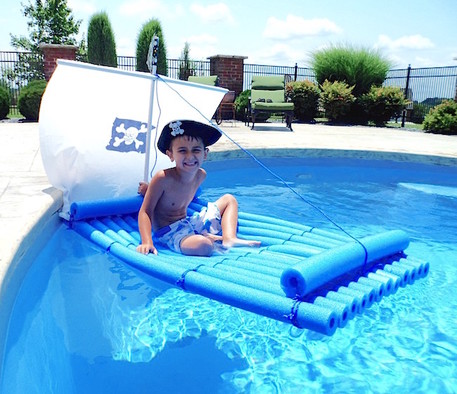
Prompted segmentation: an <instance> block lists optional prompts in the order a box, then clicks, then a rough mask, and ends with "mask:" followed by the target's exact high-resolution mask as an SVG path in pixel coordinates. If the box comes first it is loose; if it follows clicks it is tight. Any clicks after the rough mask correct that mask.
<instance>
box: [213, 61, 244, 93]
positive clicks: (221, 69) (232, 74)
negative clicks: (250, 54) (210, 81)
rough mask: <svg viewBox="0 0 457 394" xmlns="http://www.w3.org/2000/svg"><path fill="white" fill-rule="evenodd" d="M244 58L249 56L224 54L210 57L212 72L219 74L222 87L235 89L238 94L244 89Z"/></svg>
mask: <svg viewBox="0 0 457 394" xmlns="http://www.w3.org/2000/svg"><path fill="white" fill-rule="evenodd" d="M244 59H247V57H246V56H224V55H216V56H211V57H209V61H210V66H209V67H210V74H211V75H217V76H218V79H219V86H220V87H223V88H226V89H228V90H233V91H234V92H235V94H236V95H237V96H238V95H239V94H240V93H241V92H242V91H243V72H244Z"/></svg>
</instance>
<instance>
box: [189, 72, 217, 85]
mask: <svg viewBox="0 0 457 394" xmlns="http://www.w3.org/2000/svg"><path fill="white" fill-rule="evenodd" d="M187 80H188V81H189V82H194V83H200V84H202V85H209V86H217V82H218V81H217V75H208V76H201V77H197V76H195V75H191V76H190V77H189V78H188V79H187Z"/></svg>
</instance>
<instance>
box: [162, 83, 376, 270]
mask: <svg viewBox="0 0 457 394" xmlns="http://www.w3.org/2000/svg"><path fill="white" fill-rule="evenodd" d="M157 76H158V77H159V79H161V80H162V82H164V83H165V85H166V86H168V87H169V88H170V89H171V90H173V91H174V92H175V93H176V94H177V95H178V96H179V97H180V98H181V99H183V100H184V102H186V103H187V104H188V105H189V106H190V107H192V108H193V109H194V110H195V111H197V112H198V113H199V114H200V115H201V116H203V118H204V119H205V120H207V121H208V122H209V123H210V124H211V125H212V126H213V127H214V128H216V129H217V130H218V131H219V133H221V134H222V135H223V136H225V137H226V138H227V139H228V140H229V141H230V142H232V143H233V144H235V145H236V146H237V147H238V148H240V149H241V150H242V151H243V152H244V153H246V154H247V155H248V156H249V157H250V158H251V159H253V160H254V161H255V162H256V163H257V164H258V165H260V166H261V167H262V168H263V169H264V170H266V171H267V172H268V173H270V174H271V175H272V176H273V177H275V178H276V179H277V180H279V181H280V182H281V183H282V184H283V185H284V186H285V187H286V188H288V189H289V190H290V191H292V193H294V194H295V195H296V196H297V197H298V198H299V199H300V200H302V201H303V202H305V203H306V204H308V205H309V206H311V207H312V208H314V209H315V210H316V211H318V212H319V213H320V214H321V215H322V216H323V217H324V218H326V219H327V220H328V221H329V222H330V223H332V224H333V225H334V226H335V227H336V228H338V229H339V230H340V231H342V232H343V233H344V234H346V235H347V236H348V237H350V238H352V239H353V240H354V241H356V242H357V243H359V244H360V245H361V246H362V248H363V250H364V252H365V263H364V265H365V264H366V263H367V258H368V251H367V249H366V247H365V245H364V244H362V242H360V241H359V240H358V239H357V238H356V237H354V236H353V235H351V234H350V233H349V232H348V231H347V230H345V229H344V228H343V227H342V226H340V225H339V224H338V223H336V222H335V221H334V220H333V219H332V218H330V217H329V216H328V215H327V214H326V213H325V212H324V211H323V210H322V209H320V208H319V207H318V206H316V205H315V204H313V203H312V202H311V201H309V200H308V199H306V198H305V197H304V196H302V195H301V194H300V193H299V192H298V191H297V190H295V189H294V188H293V187H292V186H290V185H289V184H288V183H287V181H286V180H285V179H283V178H282V177H281V176H280V175H278V174H276V173H275V172H274V171H273V170H271V169H270V168H268V167H267V166H266V165H265V164H263V163H262V161H260V160H259V159H258V158H257V157H256V156H255V155H254V154H253V153H251V152H250V151H249V150H248V149H246V148H243V147H242V146H241V145H240V144H239V143H238V142H236V141H235V140H234V139H233V138H231V137H230V136H229V135H228V134H227V133H226V132H225V131H223V130H222V129H221V128H220V127H219V126H218V125H217V124H215V123H214V122H213V121H211V120H210V119H208V118H207V117H206V116H205V115H204V114H203V113H202V112H201V111H200V110H199V109H198V108H196V107H195V106H194V105H193V104H192V103H190V102H189V101H188V100H186V98H184V97H183V96H182V95H181V94H180V93H179V92H178V91H177V90H176V89H175V88H173V87H172V86H171V85H170V84H168V83H167V82H166V81H165V80H164V79H162V78H161V76H160V75H157Z"/></svg>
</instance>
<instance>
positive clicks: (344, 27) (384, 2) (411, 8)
mask: <svg viewBox="0 0 457 394" xmlns="http://www.w3.org/2000/svg"><path fill="white" fill-rule="evenodd" d="M34 2H35V1H34V0H33V3H34ZM21 3H22V4H28V3H29V0H22V1H21V0H1V2H0V51H7V50H14V49H13V48H12V47H11V45H10V41H11V39H10V34H13V35H19V36H20V35H23V36H26V37H28V36H29V32H28V30H27V19H26V18H25V17H24V16H23V13H22V10H23V6H22V5H21ZM67 3H68V5H69V7H70V8H71V9H72V11H73V15H74V16H75V18H76V19H78V20H82V23H81V28H80V34H79V36H78V39H81V38H82V36H83V34H84V35H85V36H86V37H87V26H88V21H89V20H90V17H91V16H92V15H94V14H95V13H97V12H101V11H105V12H106V13H107V14H108V17H109V20H110V22H111V26H112V29H113V32H114V35H115V40H116V48H117V54H118V55H123V56H135V48H136V40H137V37H138V34H139V32H140V30H141V27H142V26H143V25H144V24H145V23H146V22H147V21H149V20H150V19H152V18H156V19H158V20H159V21H160V23H161V26H162V31H163V34H164V40H165V45H166V50H167V58H173V59H178V58H179V57H180V56H181V54H182V51H183V48H184V45H185V43H186V42H188V43H189V46H190V57H191V59H193V60H206V59H207V58H208V57H210V56H215V55H234V56H245V57H247V59H245V63H249V64H267V65H277V66H294V65H295V64H296V63H297V64H298V66H300V67H309V66H310V60H311V59H312V53H314V52H316V51H319V50H321V49H324V48H326V47H329V46H331V45H334V46H335V45H336V46H338V45H344V46H346V45H350V46H353V47H356V48H367V49H375V50H378V51H379V52H380V53H381V54H382V55H383V56H385V57H386V58H387V59H389V60H390V61H391V64H392V68H406V67H408V65H411V67H413V68H417V67H434V66H455V65H457V60H456V59H457V40H456V37H457V23H456V18H457V1H456V0H414V1H413V0H395V1H393V0H319V1H316V0H282V1H270V0H250V1H249V0H230V1H218V0H213V1H206V0H197V1H184V0H68V1H67Z"/></svg>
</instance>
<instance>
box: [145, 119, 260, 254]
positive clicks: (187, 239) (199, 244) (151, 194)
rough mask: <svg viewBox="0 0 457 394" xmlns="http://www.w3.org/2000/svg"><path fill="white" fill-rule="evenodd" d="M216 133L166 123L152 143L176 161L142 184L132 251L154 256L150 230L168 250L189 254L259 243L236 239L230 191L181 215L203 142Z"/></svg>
mask: <svg viewBox="0 0 457 394" xmlns="http://www.w3.org/2000/svg"><path fill="white" fill-rule="evenodd" d="M220 136H221V134H220V133H219V131H218V130H217V129H215V128H214V127H211V126H209V125H205V124H202V123H198V122H195V121H190V120H182V121H176V122H170V123H169V124H167V125H166V126H165V127H164V128H163V130H162V133H161V135H160V138H159V141H158V142H157V147H158V148H159V150H160V151H161V152H162V153H164V154H166V155H167V156H168V157H169V158H170V160H171V161H174V162H176V167H173V168H168V169H166V170H162V171H159V172H158V173H157V174H156V175H155V176H154V177H153V178H152V180H151V182H150V183H149V185H148V186H147V190H146V194H145V197H144V201H143V204H142V206H141V209H140V212H139V214H138V227H139V230H140V235H141V244H140V245H139V246H138V247H137V251H138V252H140V253H143V254H148V253H150V252H151V253H154V254H157V249H156V248H155V246H154V243H153V241H152V230H153V231H154V235H155V237H156V238H157V239H158V240H159V241H160V242H161V243H164V244H166V245H167V246H168V247H169V248H170V249H171V250H174V251H175V252H178V253H182V254H186V255H193V256H210V255H211V254H212V253H213V251H214V242H215V241H222V246H223V247H224V248H230V247H232V246H259V245H260V242H258V241H251V240H243V239H239V238H238V237H237V235H236V228H237V222H238V203H237V201H236V199H235V198H234V197H233V196H232V195H230V194H226V195H224V196H222V197H221V198H219V199H218V200H217V201H216V202H215V203H208V207H207V208H203V209H202V211H201V212H200V213H199V214H194V215H193V216H192V217H187V207H188V206H189V204H190V202H191V201H192V199H193V197H194V195H195V193H196V191H197V189H198V188H199V186H200V185H201V184H202V182H203V181H204V180H205V178H206V171H205V170H204V169H202V168H201V165H202V163H203V161H204V160H205V159H206V156H207V154H208V148H207V146H209V145H212V144H214V143H215V142H216V141H217V140H218V139H219V138H220ZM142 187H143V190H144V188H145V186H144V184H140V187H139V190H140V192H141V189H142ZM221 231H222V236H221V235H219V234H220V232H221Z"/></svg>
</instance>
